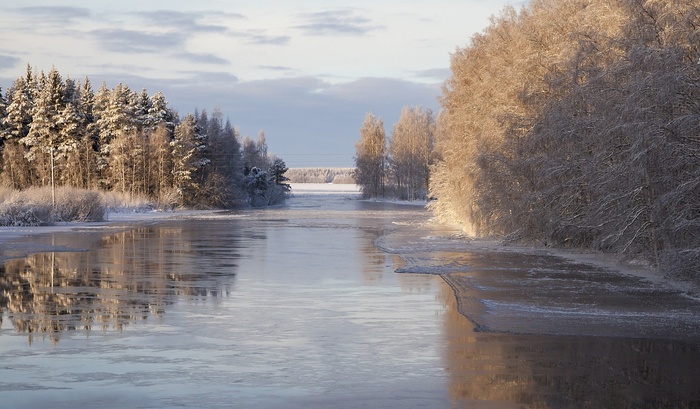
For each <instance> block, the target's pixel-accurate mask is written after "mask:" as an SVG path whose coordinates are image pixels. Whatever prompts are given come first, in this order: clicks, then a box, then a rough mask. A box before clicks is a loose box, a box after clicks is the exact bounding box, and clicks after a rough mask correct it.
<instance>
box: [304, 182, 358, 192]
mask: <svg viewBox="0 0 700 409" xmlns="http://www.w3.org/2000/svg"><path fill="white" fill-rule="evenodd" d="M291 186H292V194H295V193H301V194H335V193H357V194H359V193H360V186H359V185H350V184H339V183H292V184H291Z"/></svg>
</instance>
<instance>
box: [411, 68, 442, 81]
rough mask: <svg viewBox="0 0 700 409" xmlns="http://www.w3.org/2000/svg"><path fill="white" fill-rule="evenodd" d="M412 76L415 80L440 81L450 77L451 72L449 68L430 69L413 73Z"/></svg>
mask: <svg viewBox="0 0 700 409" xmlns="http://www.w3.org/2000/svg"><path fill="white" fill-rule="evenodd" d="M413 75H414V76H415V77H416V78H424V79H434V80H441V81H442V80H446V79H448V78H449V77H450V76H451V75H452V71H451V70H450V69H449V68H431V69H427V70H419V71H413Z"/></svg>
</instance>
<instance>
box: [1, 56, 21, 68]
mask: <svg viewBox="0 0 700 409" xmlns="http://www.w3.org/2000/svg"><path fill="white" fill-rule="evenodd" d="M19 63H20V59H19V58H17V57H14V56H11V55H2V54H0V69H6V68H14V67H16V66H17V64H19Z"/></svg>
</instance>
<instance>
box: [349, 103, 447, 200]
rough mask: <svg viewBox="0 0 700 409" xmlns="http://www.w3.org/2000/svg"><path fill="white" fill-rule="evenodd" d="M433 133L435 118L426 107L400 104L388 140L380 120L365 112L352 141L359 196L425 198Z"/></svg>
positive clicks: (431, 159)
mask: <svg viewBox="0 0 700 409" xmlns="http://www.w3.org/2000/svg"><path fill="white" fill-rule="evenodd" d="M434 133H435V119H434V117H433V113H432V112H431V111H430V110H429V109H427V110H423V109H422V108H421V107H404V108H403V110H402V111H401V115H400V116H399V120H398V122H397V123H396V124H394V127H393V129H392V132H391V137H390V138H389V139H387V137H386V131H385V130H384V122H383V121H382V119H381V118H378V117H375V116H374V115H373V114H372V113H368V114H367V115H366V116H365V119H364V122H363V123H362V127H361V128H360V140H359V141H358V142H357V143H356V144H355V150H356V156H355V182H356V183H357V184H358V185H360V188H361V190H362V195H363V196H364V197H365V198H372V197H394V198H398V199H403V200H418V199H420V200H422V199H426V198H427V195H428V182H429V179H430V167H431V165H432V164H433V161H434V159H435V157H434V153H433V138H434Z"/></svg>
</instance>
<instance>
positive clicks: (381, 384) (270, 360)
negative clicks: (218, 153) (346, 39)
mask: <svg viewBox="0 0 700 409" xmlns="http://www.w3.org/2000/svg"><path fill="white" fill-rule="evenodd" d="M357 199H358V198H357V195H356V194H354V193H352V192H344V193H343V192H341V193H333V194H329V193H328V192H320V194H315V193H298V194H296V195H295V196H294V197H292V198H291V199H290V200H289V201H288V203H287V204H286V205H284V206H281V207H277V208H273V209H261V210H241V211H234V212H214V213H207V214H200V215H197V216H189V217H183V218H177V219H168V220H165V221H159V222H157V223H146V224H144V223H141V224H136V225H133V226H131V227H124V226H120V227H119V228H116V227H115V228H112V229H110V228H105V227H103V228H88V227H86V228H82V229H76V230H74V231H72V232H70V233H55V234H47V235H42V236H34V237H31V238H25V239H21V240H16V241H15V242H13V246H12V248H13V249H17V248H21V246H22V240H24V241H26V243H29V242H31V243H32V246H41V248H42V249H44V250H46V252H43V253H37V254H31V255H28V256H26V257H23V258H15V259H10V260H7V261H5V262H4V265H3V266H2V269H1V270H0V313H1V315H0V316H1V317H2V322H1V324H0V408H35V407H47V406H48V407H52V408H92V407H100V408H124V407H129V408H177V407H188V408H189V407H203V408H230V407H241V408H462V407H465V408H509V407H512V408H522V407H526V408H579V407H586V408H604V407H610V408H626V407H629V408H632V407H634V408H636V407H639V408H656V407H668V408H675V407H700V392H699V391H698V388H697V385H698V384H700V324H699V323H700V303H699V302H698V300H697V299H695V298H693V297H692V296H691V295H689V294H685V293H684V292H683V291H681V290H678V289H675V288H672V287H667V286H663V285H661V284H659V283H656V282H652V281H649V280H647V279H644V278H640V277H636V276H630V275H627V274H622V273H617V272H614V271H608V270H605V269H603V268H601V267H595V266H590V265H586V264H582V263H577V262H573V261H569V260H566V259H563V258H561V257H557V256H552V255H548V254H544V253H536V252H535V253H528V252H524V251H522V250H519V251H512V250H507V251H506V250H505V249H504V250H493V249H485V248H480V247H479V246H470V244H469V243H470V242H469V240H468V239H466V238H464V237H462V236H461V235H460V234H459V233H458V232H456V231H453V230H450V229H447V228H439V227H436V226H434V225H433V224H432V223H431V222H430V214H429V213H428V212H427V211H426V210H425V209H423V208H422V207H418V206H410V205H401V204H391V203H378V202H366V201H361V200H357ZM8 248H9V247H8ZM48 250H53V251H48ZM13 251H14V250H13ZM0 252H2V250H1V249H0ZM396 271H398V272H396ZM441 275H442V276H444V277H445V279H443V278H442V277H441Z"/></svg>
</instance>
